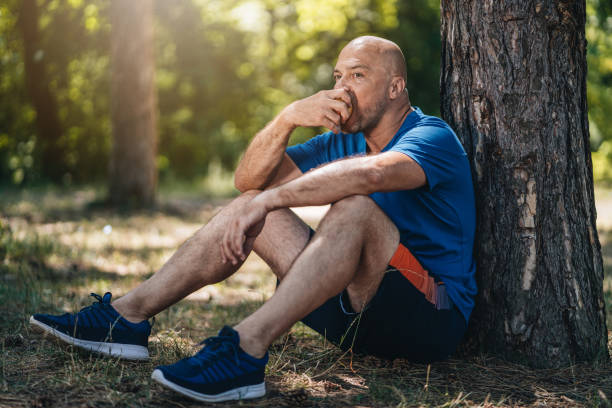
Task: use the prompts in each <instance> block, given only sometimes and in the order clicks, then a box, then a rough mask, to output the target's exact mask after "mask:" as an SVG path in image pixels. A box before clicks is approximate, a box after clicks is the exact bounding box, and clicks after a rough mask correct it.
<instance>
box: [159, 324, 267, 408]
mask: <svg viewBox="0 0 612 408" xmlns="http://www.w3.org/2000/svg"><path fill="white" fill-rule="evenodd" d="M200 344H205V347H204V348H203V349H202V350H200V351H199V352H198V353H197V354H196V355H195V356H193V357H189V358H184V359H182V360H180V361H178V362H177V363H175V364H172V365H168V366H159V367H156V369H155V371H153V374H152V375H151V378H153V379H154V380H155V381H157V382H159V383H161V384H163V385H165V386H166V387H168V388H170V389H172V390H174V391H176V392H178V393H180V394H183V395H186V396H188V397H191V398H193V399H196V400H198V401H205V402H219V401H227V400H236V399H248V398H259V397H263V396H264V394H265V393H266V384H265V382H264V371H265V368H266V364H267V363H268V353H267V352H266V355H265V356H264V357H262V358H255V357H253V356H251V355H249V354H247V353H246V352H245V351H244V350H242V349H241V348H240V336H239V335H238V332H237V331H235V330H234V329H232V328H231V327H229V326H225V327H223V329H221V331H220V332H219V335H218V336H216V337H210V338H208V339H206V340H204V341H203V342H202V343H200Z"/></svg>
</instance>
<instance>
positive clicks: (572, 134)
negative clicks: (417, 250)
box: [440, 0, 609, 367]
mask: <svg viewBox="0 0 612 408" xmlns="http://www.w3.org/2000/svg"><path fill="white" fill-rule="evenodd" d="M585 17H586V16H585V1H584V0H572V1H553V0H537V1H522V0H500V1H484V2H481V1H468V0H442V2H441V20H442V27H441V33H442V59H441V68H442V74H441V80H440V84H441V112H442V115H443V117H444V118H445V119H446V120H447V121H448V123H449V124H450V125H451V126H452V127H453V128H454V129H455V131H456V132H457V135H458V136H459V138H460V139H461V141H462V143H463V145H464V146H465V148H466V151H467V154H468V156H469V159H470V161H471V165H472V174H473V179H474V185H475V194H476V201H477V242H476V243H475V257H476V260H477V277H478V278H477V279H478V284H479V294H478V299H477V307H476V310H475V312H474V316H473V321H472V322H471V325H470V326H471V327H470V337H471V339H472V340H473V341H474V342H475V343H476V344H479V345H481V346H482V347H483V348H484V349H485V350H488V351H493V352H498V353H501V354H503V355H505V356H506V357H510V358H513V359H515V360H519V361H525V362H527V363H528V364H530V365H533V366H538V367H550V366H561V365H569V364H571V363H573V362H576V361H604V360H607V359H608V358H609V357H608V352H607V347H606V342H607V331H606V322H605V310H604V307H605V305H604V301H603V283H602V282H603V265H602V258H601V251H600V249H601V248H600V244H599V240H598V236H597V229H596V226H595V218H596V214H595V204H594V198H593V178H592V164H591V155H590V151H589V129H588V119H587V104H586V41H585Z"/></svg>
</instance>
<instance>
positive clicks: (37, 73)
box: [19, 0, 65, 181]
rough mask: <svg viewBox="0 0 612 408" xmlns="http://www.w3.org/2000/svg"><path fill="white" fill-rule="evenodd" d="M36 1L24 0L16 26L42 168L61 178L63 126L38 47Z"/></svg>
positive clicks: (50, 177) (40, 49)
mask: <svg viewBox="0 0 612 408" xmlns="http://www.w3.org/2000/svg"><path fill="white" fill-rule="evenodd" d="M38 17H39V10H38V5H37V3H36V0H23V2H22V3H21V9H20V13H19V26H20V29H21V33H22V36H23V48H24V67H25V82H26V88H27V90H28V95H29V97H30V101H31V103H32V105H33V106H34V109H35V111H36V127H37V131H38V136H39V137H38V141H39V149H38V150H39V154H40V159H41V170H42V173H43V175H44V176H45V177H48V178H49V179H50V180H52V181H61V179H62V176H63V175H64V172H65V166H64V165H63V158H64V149H63V148H62V146H61V144H60V139H61V137H62V125H61V123H60V120H59V116H58V113H57V102H56V100H55V96H54V95H53V94H52V93H51V90H50V89H49V82H48V80H47V71H46V64H45V62H46V58H45V56H46V55H45V49H44V48H43V47H42V46H41V36H40V30H39V27H38Z"/></svg>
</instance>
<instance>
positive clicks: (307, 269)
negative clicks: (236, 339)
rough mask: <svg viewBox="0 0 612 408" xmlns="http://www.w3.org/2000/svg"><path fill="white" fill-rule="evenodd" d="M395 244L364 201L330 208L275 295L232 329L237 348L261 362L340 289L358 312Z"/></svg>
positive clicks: (392, 232) (392, 231)
mask: <svg viewBox="0 0 612 408" xmlns="http://www.w3.org/2000/svg"><path fill="white" fill-rule="evenodd" d="M398 243H399V232H398V230H397V228H396V227H395V225H394V224H393V223H392V222H391V220H390V219H389V218H388V217H387V216H386V215H385V214H384V213H383V211H382V210H381V209H380V208H379V207H378V206H377V205H376V204H375V203H374V202H373V201H372V200H371V199H370V198H369V197H366V196H352V197H348V198H345V199H343V200H340V201H339V202H337V203H335V204H334V205H333V206H332V207H331V209H330V210H329V212H328V213H327V215H326V216H325V218H324V219H323V220H322V222H321V225H320V226H319V229H318V230H317V233H316V234H315V236H314V237H313V239H312V240H311V241H310V243H309V244H308V246H307V247H306V248H305V249H304V250H303V251H302V252H301V253H300V255H299V256H298V257H297V259H296V260H295V262H294V263H293V265H292V266H291V268H290V270H289V271H288V273H287V274H286V276H285V278H284V279H283V280H282V281H281V283H280V285H279V287H278V289H277V290H276V293H275V294H274V295H273V296H272V297H271V298H270V299H269V300H268V301H267V302H266V303H265V304H264V305H263V306H262V307H261V308H259V309H258V310H257V311H256V312H255V313H253V314H252V315H250V316H249V317H247V318H246V319H245V320H243V321H242V322H241V323H239V324H238V325H237V326H235V329H236V331H238V333H239V334H240V346H241V347H242V348H243V349H244V350H245V351H246V352H247V353H249V354H251V355H253V356H255V357H262V356H263V355H264V354H265V352H266V350H267V348H268V347H269V345H270V344H271V343H272V342H273V341H274V340H275V339H276V338H278V337H279V336H280V335H281V334H282V333H284V332H285V331H287V330H288V329H289V328H290V327H291V326H292V325H293V324H294V323H295V322H297V321H298V320H300V319H302V318H303V317H304V316H306V315H307V314H308V313H310V312H311V311H313V310H314V309H316V308H317V307H319V306H320V305H322V304H323V303H324V302H325V301H326V300H327V299H329V298H330V297H332V296H334V295H336V294H338V293H339V292H340V291H342V290H343V289H344V288H346V289H347V291H348V294H349V298H350V302H351V306H352V308H353V309H354V310H355V311H361V310H362V309H363V307H364V306H365V305H366V304H367V303H368V301H369V300H370V299H371V298H372V297H373V296H374V294H375V293H376V290H377V288H378V286H379V284H380V282H381V280H382V278H383V275H384V273H385V270H386V266H387V263H388V262H389V260H390V259H391V257H392V256H393V253H394V252H395V250H396V249H397V246H398Z"/></svg>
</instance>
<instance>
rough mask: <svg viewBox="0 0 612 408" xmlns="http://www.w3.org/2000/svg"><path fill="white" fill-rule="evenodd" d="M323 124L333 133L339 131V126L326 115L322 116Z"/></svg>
mask: <svg viewBox="0 0 612 408" xmlns="http://www.w3.org/2000/svg"><path fill="white" fill-rule="evenodd" d="M323 126H325V127H326V128H328V129H329V130H331V131H332V132H334V133H339V132H340V126H339V125H338V124H337V123H336V122H334V121H332V120H331V119H329V118H328V117H327V116H326V117H324V118H323Z"/></svg>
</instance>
